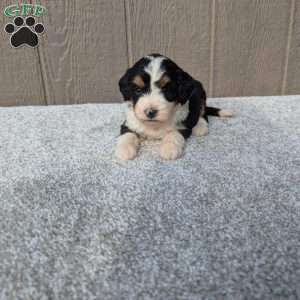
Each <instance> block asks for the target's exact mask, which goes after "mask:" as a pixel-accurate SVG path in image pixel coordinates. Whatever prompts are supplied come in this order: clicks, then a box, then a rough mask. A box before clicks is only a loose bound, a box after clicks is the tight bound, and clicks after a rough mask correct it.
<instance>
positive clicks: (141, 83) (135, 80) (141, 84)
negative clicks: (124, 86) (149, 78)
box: [132, 75, 145, 88]
mask: <svg viewBox="0 0 300 300" xmlns="http://www.w3.org/2000/svg"><path fill="white" fill-rule="evenodd" d="M132 82H133V83H134V84H135V85H137V86H138V87H140V88H143V87H145V82H144V80H143V79H142V77H141V76H139V75H137V76H135V77H134V78H133V81H132Z"/></svg>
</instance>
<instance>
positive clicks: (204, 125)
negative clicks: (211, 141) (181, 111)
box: [193, 117, 208, 136]
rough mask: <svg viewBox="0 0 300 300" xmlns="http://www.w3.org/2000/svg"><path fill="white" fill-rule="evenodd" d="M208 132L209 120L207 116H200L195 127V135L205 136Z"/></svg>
mask: <svg viewBox="0 0 300 300" xmlns="http://www.w3.org/2000/svg"><path fill="white" fill-rule="evenodd" d="M207 134H208V122H207V121H206V120H205V118H203V117H200V118H199V120H198V123H197V124H196V126H195V127H194V128H193V135H195V136H204V135H207Z"/></svg>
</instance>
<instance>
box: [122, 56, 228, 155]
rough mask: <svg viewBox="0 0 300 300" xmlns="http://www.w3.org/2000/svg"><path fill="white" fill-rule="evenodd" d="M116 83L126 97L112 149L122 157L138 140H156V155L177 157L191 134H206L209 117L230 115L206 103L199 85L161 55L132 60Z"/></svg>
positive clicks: (131, 151) (133, 152)
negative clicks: (115, 143) (114, 148)
mask: <svg viewBox="0 0 300 300" xmlns="http://www.w3.org/2000/svg"><path fill="white" fill-rule="evenodd" d="M119 87H120V91H121V93H122V95H123V97H124V100H125V101H130V102H129V103H130V105H129V110H128V112H127V116H126V121H125V122H124V123H123V124H122V126H121V135H120V136H119V138H118V142H117V148H116V156H117V157H118V158H119V159H121V160H129V159H133V158H135V157H136V155H137V153H138V149H139V145H140V141H141V140H142V139H159V140H161V144H160V156H161V157H162V158H163V159H167V160H172V159H177V158H179V157H180V156H181V155H182V153H183V149H184V144H185V140H186V139H187V138H188V137H190V135H191V134H194V135H196V136H203V135H206V134H207V133H208V119H207V116H208V115H213V116H220V117H231V116H232V115H233V114H232V112H231V111H229V110H221V109H219V108H214V107H207V106H206V93H205V90H204V89H203V86H202V84H201V83H200V82H199V81H197V80H195V79H193V78H192V77H191V76H190V75H189V74H188V73H186V72H184V71H183V70H182V69H181V68H179V67H178V66H177V65H176V64H175V63H174V62H173V61H172V60H171V59H169V58H167V57H165V56H163V55H160V54H151V55H148V56H145V57H143V58H142V59H140V60H139V61H138V62H136V63H135V64H134V66H133V67H131V68H129V69H128V70H127V71H126V73H125V74H124V75H123V76H122V78H121V79H120V81H119ZM184 110H185V111H186V113H185V114H184Z"/></svg>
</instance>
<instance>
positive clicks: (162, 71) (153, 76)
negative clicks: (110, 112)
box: [119, 55, 179, 124]
mask: <svg viewBox="0 0 300 300" xmlns="http://www.w3.org/2000/svg"><path fill="white" fill-rule="evenodd" d="M176 71H177V70H176V65H175V64H173V63H172V62H171V61H170V60H169V59H167V58H166V57H164V56H160V55H150V56H146V57H144V58H142V59H141V60H139V61H138V62H137V63H136V64H135V65H134V66H133V67H132V68H130V69H129V70H127V72H126V73H125V75H124V76H123V77H122V78H121V79H120V82H119V86H120V90H121V92H122V94H123V96H124V99H125V100H129V101H132V104H133V110H134V113H135V116H136V117H137V118H138V119H139V120H140V121H142V122H146V123H148V124H157V123H162V122H167V121H168V120H170V119H171V118H172V116H173V115H174V112H175V110H176V105H177V104H178V102H179V101H178V100H179V99H178V97H179V95H178V87H177V82H176V79H177V78H176Z"/></svg>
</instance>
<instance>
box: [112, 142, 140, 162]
mask: <svg viewBox="0 0 300 300" xmlns="http://www.w3.org/2000/svg"><path fill="white" fill-rule="evenodd" d="M136 156H137V148H136V147H135V146H134V145H119V146H117V149H116V157H117V158H119V159H121V160H131V159H134V158H135V157H136Z"/></svg>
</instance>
